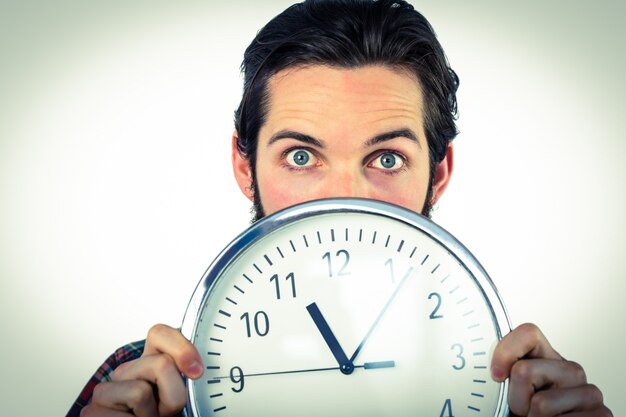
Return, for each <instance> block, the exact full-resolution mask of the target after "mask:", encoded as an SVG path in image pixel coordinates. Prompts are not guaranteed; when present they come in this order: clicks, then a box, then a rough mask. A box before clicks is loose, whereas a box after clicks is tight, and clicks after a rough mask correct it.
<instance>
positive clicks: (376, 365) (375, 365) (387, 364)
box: [213, 361, 396, 379]
mask: <svg viewBox="0 0 626 417" xmlns="http://www.w3.org/2000/svg"><path fill="white" fill-rule="evenodd" d="M395 366H396V363H395V362H394V361H379V362H365V363H364V364H363V365H355V366H354V368H355V369H356V368H363V369H381V368H393V367H395ZM338 369H341V368H339V367H338V366H335V367H331V368H313V369H296V370H293V371H276V372H259V373H255V374H243V376H244V377H246V378H247V377H251V376H267V375H284V374H301V373H305V372H320V371H336V370H338ZM228 378H230V377H229V376H216V377H213V379H228Z"/></svg>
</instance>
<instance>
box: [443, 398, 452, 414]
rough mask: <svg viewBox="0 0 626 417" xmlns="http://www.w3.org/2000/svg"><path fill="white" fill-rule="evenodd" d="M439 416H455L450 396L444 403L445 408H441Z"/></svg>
mask: <svg viewBox="0 0 626 417" xmlns="http://www.w3.org/2000/svg"><path fill="white" fill-rule="evenodd" d="M444 413H445V414H444ZM439 417H454V414H452V401H450V399H449V398H448V399H447V400H446V402H445V403H443V408H442V409H441V414H439Z"/></svg>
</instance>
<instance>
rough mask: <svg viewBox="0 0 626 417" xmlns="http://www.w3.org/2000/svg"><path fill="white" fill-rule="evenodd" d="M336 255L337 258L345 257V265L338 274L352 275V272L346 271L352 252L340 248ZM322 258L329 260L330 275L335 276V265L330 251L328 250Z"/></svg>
mask: <svg viewBox="0 0 626 417" xmlns="http://www.w3.org/2000/svg"><path fill="white" fill-rule="evenodd" d="M335 257H337V258H339V257H343V265H342V266H341V268H340V269H339V272H337V275H338V276H342V275H350V272H346V271H345V269H346V267H347V266H348V263H349V262H350V253H348V251H347V250H344V249H340V250H338V251H337V253H336V254H335ZM322 259H326V261H327V262H328V276H329V277H331V278H332V277H333V266H332V262H331V259H330V252H326V253H325V254H324V256H322Z"/></svg>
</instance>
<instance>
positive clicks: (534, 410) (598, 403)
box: [512, 385, 608, 417]
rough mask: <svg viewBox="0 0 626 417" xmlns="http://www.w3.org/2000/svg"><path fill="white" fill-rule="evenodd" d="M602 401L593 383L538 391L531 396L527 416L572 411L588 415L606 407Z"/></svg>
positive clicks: (553, 414)
mask: <svg viewBox="0 0 626 417" xmlns="http://www.w3.org/2000/svg"><path fill="white" fill-rule="evenodd" d="M602 401H603V399H602V393H601V392H600V390H599V389H598V388H597V387H596V386H594V385H583V386H580V387H575V388H564V389H555V390H547V391H540V392H538V393H536V394H535V395H534V396H533V399H532V402H531V405H530V409H529V410H528V417H544V416H560V415H562V414H565V415H567V416H570V414H566V413H574V412H576V413H584V414H582V415H585V416H590V415H594V414H591V412H594V411H600V410H602V409H603V408H606V407H604V406H603V405H602ZM512 411H513V410H512ZM606 411H608V409H606ZM514 412H516V411H514ZM523 415H526V414H523Z"/></svg>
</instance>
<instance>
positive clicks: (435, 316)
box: [428, 292, 443, 320]
mask: <svg viewBox="0 0 626 417" xmlns="http://www.w3.org/2000/svg"><path fill="white" fill-rule="evenodd" d="M433 297H434V298H436V299H437V305H435V308H434V309H433V312H432V313H430V319H431V320H434V319H441V318H443V314H437V312H438V311H439V309H440V308H441V296H440V295H439V293H437V292H431V293H430V294H428V299H429V300H430V299H431V298H433Z"/></svg>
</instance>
